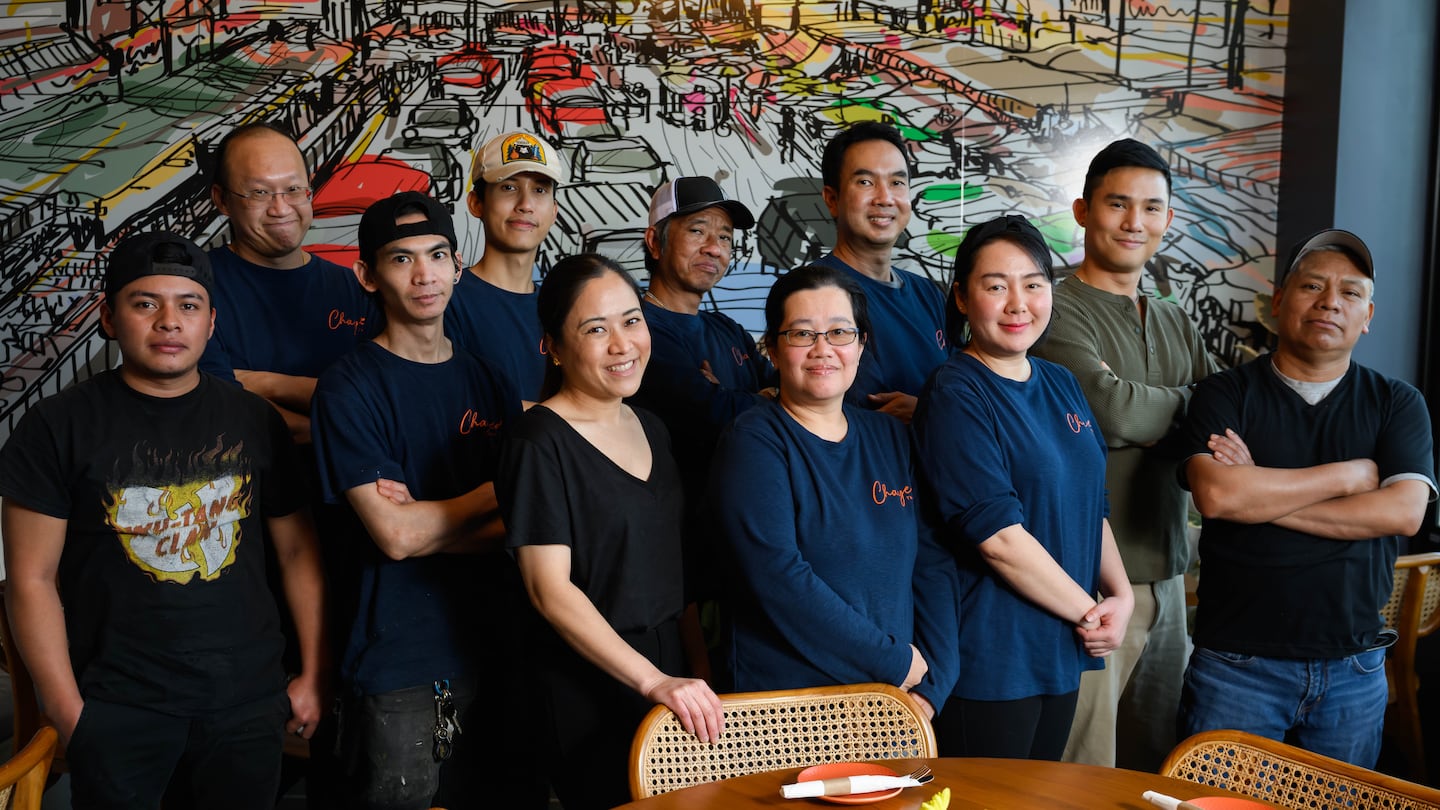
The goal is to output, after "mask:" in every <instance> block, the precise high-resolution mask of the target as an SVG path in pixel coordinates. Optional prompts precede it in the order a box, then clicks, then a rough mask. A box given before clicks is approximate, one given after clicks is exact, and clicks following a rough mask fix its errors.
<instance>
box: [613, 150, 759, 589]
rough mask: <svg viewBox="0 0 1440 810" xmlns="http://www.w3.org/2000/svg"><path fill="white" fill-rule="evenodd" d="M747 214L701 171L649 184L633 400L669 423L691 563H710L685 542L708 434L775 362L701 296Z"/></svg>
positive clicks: (749, 400) (724, 263)
mask: <svg viewBox="0 0 1440 810" xmlns="http://www.w3.org/2000/svg"><path fill="white" fill-rule="evenodd" d="M754 226H755V217H754V216H752V215H751V213H750V209H748V208H746V207H745V206H744V205H742V204H741V203H739V202H736V201H734V200H729V199H726V198H725V193H724V192H723V191H721V189H720V185H719V184H718V183H716V182H715V181H714V180H712V179H710V178H709V177H680V178H677V179H676V180H674V181H672V182H669V183H665V184H664V185H662V186H660V188H659V189H657V190H656V191H655V195H654V197H653V198H652V199H651V201H650V227H649V228H647V229H646V231H645V249H646V266H647V267H648V268H649V270H650V288H649V290H648V291H647V292H646V293H645V300H644V302H643V305H644V312H645V320H646V322H647V324H648V325H649V327H650V339H651V349H650V351H651V355H650V365H649V366H647V367H646V369H645V378H644V380H643V381H642V382H641V384H640V390H639V392H637V393H636V395H635V397H634V398H633V401H634V402H635V403H636V404H638V405H641V406H643V407H645V408H646V409H648V410H650V411H652V412H654V413H655V414H656V415H658V416H659V417H660V418H661V419H662V420H663V421H664V422H665V426H666V428H668V429H669V431H670V437H671V442H672V447H673V449H674V453H675V460H676V461H677V462H678V463H679V465H680V470H681V478H682V480H683V482H684V485H685V491H686V493H687V498H686V503H687V504H690V506H691V509H690V512H691V521H690V522H691V529H692V530H689V531H687V532H686V534H687V540H688V541H689V542H687V555H688V556H690V558H691V560H692V561H693V562H694V563H696V564H694V565H688V566H687V567H688V568H691V570H692V573H693V572H695V571H696V570H713V569H714V566H713V565H710V562H712V561H709V560H708V558H707V556H706V555H704V554H703V553H700V554H699V556H698V557H697V556H695V555H696V554H697V553H699V552H700V551H701V550H700V549H699V548H696V547H695V546H694V540H695V537H694V536H695V535H696V532H695V531H694V530H693V529H694V528H695V526H694V519H695V512H696V507H698V506H700V504H701V497H700V496H701V495H702V494H703V493H704V491H705V482H706V476H707V473H708V471H709V468H710V456H711V455H712V454H713V452H714V450H715V440H716V439H717V438H718V437H719V435H720V432H721V431H722V430H724V429H725V427H726V426H727V425H729V424H730V422H731V421H733V420H734V419H735V416H736V415H737V414H739V413H740V412H741V411H743V410H745V409H746V408H749V407H750V406H752V405H754V404H755V403H757V402H759V401H760V394H759V392H760V391H761V389H763V388H764V387H766V386H768V385H770V384H771V378H772V377H773V376H774V373H775V370H774V368H773V367H772V366H771V365H770V361H768V360H766V359H765V358H764V357H762V356H761V355H760V353H759V352H758V351H756V349H755V341H754V339H753V338H751V337H750V335H749V334H748V333H747V332H746V331H745V329H744V328H743V327H741V326H740V324H738V323H736V322H735V321H733V320H731V319H730V318H729V317H727V316H725V315H723V314H721V313H719V312H716V311H714V310H704V311H702V310H701V308H700V304H701V301H702V300H703V299H704V297H705V296H706V295H707V294H709V292H710V291H711V290H712V289H713V288H714V287H715V285H716V284H717V283H718V282H719V281H720V279H722V278H724V277H725V272H726V271H727V270H729V269H730V253H731V250H732V248H733V246H734V237H735V230H736V229H737V228H739V229H746V228H752V227H754Z"/></svg>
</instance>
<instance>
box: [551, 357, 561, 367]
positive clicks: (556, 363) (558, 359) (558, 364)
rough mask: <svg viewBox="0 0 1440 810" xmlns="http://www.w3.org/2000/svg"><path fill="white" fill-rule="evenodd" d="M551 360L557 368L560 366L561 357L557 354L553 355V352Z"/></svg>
mask: <svg viewBox="0 0 1440 810" xmlns="http://www.w3.org/2000/svg"><path fill="white" fill-rule="evenodd" d="M550 362H551V363H552V364H554V365H555V367H557V368H558V367H559V366H560V358H558V357H556V356H555V355H553V354H552V355H550Z"/></svg>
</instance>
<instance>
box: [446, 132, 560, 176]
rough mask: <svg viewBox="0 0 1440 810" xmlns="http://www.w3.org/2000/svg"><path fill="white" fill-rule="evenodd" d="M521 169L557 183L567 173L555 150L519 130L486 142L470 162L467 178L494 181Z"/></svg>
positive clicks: (539, 139)
mask: <svg viewBox="0 0 1440 810" xmlns="http://www.w3.org/2000/svg"><path fill="white" fill-rule="evenodd" d="M522 172H535V173H536V174H542V175H544V176H546V177H548V178H550V179H551V180H554V181H555V182H557V183H564V182H565V178H566V177H567V176H568V174H567V172H566V170H565V159H564V158H562V157H560V153H559V152H557V151H555V149H554V148H552V147H551V146H550V144H548V143H546V142H545V141H544V140H542V139H541V138H540V137H539V136H536V135H533V134H531V133H529V132H523V131H520V130H516V131H513V132H506V133H503V134H501V135H496V136H495V137H493V138H491V139H490V140H488V141H486V142H485V145H484V146H483V147H481V149H480V151H479V153H477V154H476V155H475V160H474V161H473V162H472V163H471V164H470V180H471V182H476V183H478V182H481V181H484V182H486V183H498V182H500V181H501V180H505V179H508V178H511V177H514V176H515V175H517V174H520V173H522Z"/></svg>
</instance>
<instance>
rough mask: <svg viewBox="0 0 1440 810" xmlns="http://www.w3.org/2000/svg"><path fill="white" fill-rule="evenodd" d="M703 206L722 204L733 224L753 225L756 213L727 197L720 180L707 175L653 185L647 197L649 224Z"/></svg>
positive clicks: (699, 209)
mask: <svg viewBox="0 0 1440 810" xmlns="http://www.w3.org/2000/svg"><path fill="white" fill-rule="evenodd" d="M706 208H723V209H724V210H725V213H727V214H729V215H730V223H731V225H733V226H734V227H736V228H740V229H745V228H753V227H755V215H754V214H751V213H750V209H749V208H746V207H745V205H744V204H743V203H739V202H736V201H735V200H730V199H726V197H725V192H724V191H723V190H721V188H720V184H719V183H717V182H715V181H714V180H713V179H711V178H709V177H677V178H675V179H674V180H671V181H670V182H668V183H665V184H664V185H662V186H660V188H658V189H656V190H655V196H654V197H651V198H650V225H651V226H652V227H653V226H654V225H656V224H657V223H659V222H661V221H662V220H664V219H665V218H666V217H669V216H672V215H674V214H692V213H694V212H696V211H703V210H705V209H706Z"/></svg>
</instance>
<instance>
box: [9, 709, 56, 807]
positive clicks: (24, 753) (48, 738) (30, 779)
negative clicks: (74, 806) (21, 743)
mask: <svg viewBox="0 0 1440 810" xmlns="http://www.w3.org/2000/svg"><path fill="white" fill-rule="evenodd" d="M59 739H60V736H59V735H58V734H56V733H55V729H53V728H51V727H50V726H41V728H40V730H39V731H37V732H35V737H34V738H33V739H31V740H30V743H29V744H28V745H26V746H25V747H24V748H22V749H20V753H18V754H16V755H15V756H14V757H13V758H12V759H11V760H10V761H9V762H6V763H5V764H3V765H0V810H40V799H41V797H42V796H44V795H45V779H46V777H48V776H49V775H50V760H51V759H52V758H54V756H55V744H56V742H57V741H58V740H59Z"/></svg>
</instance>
